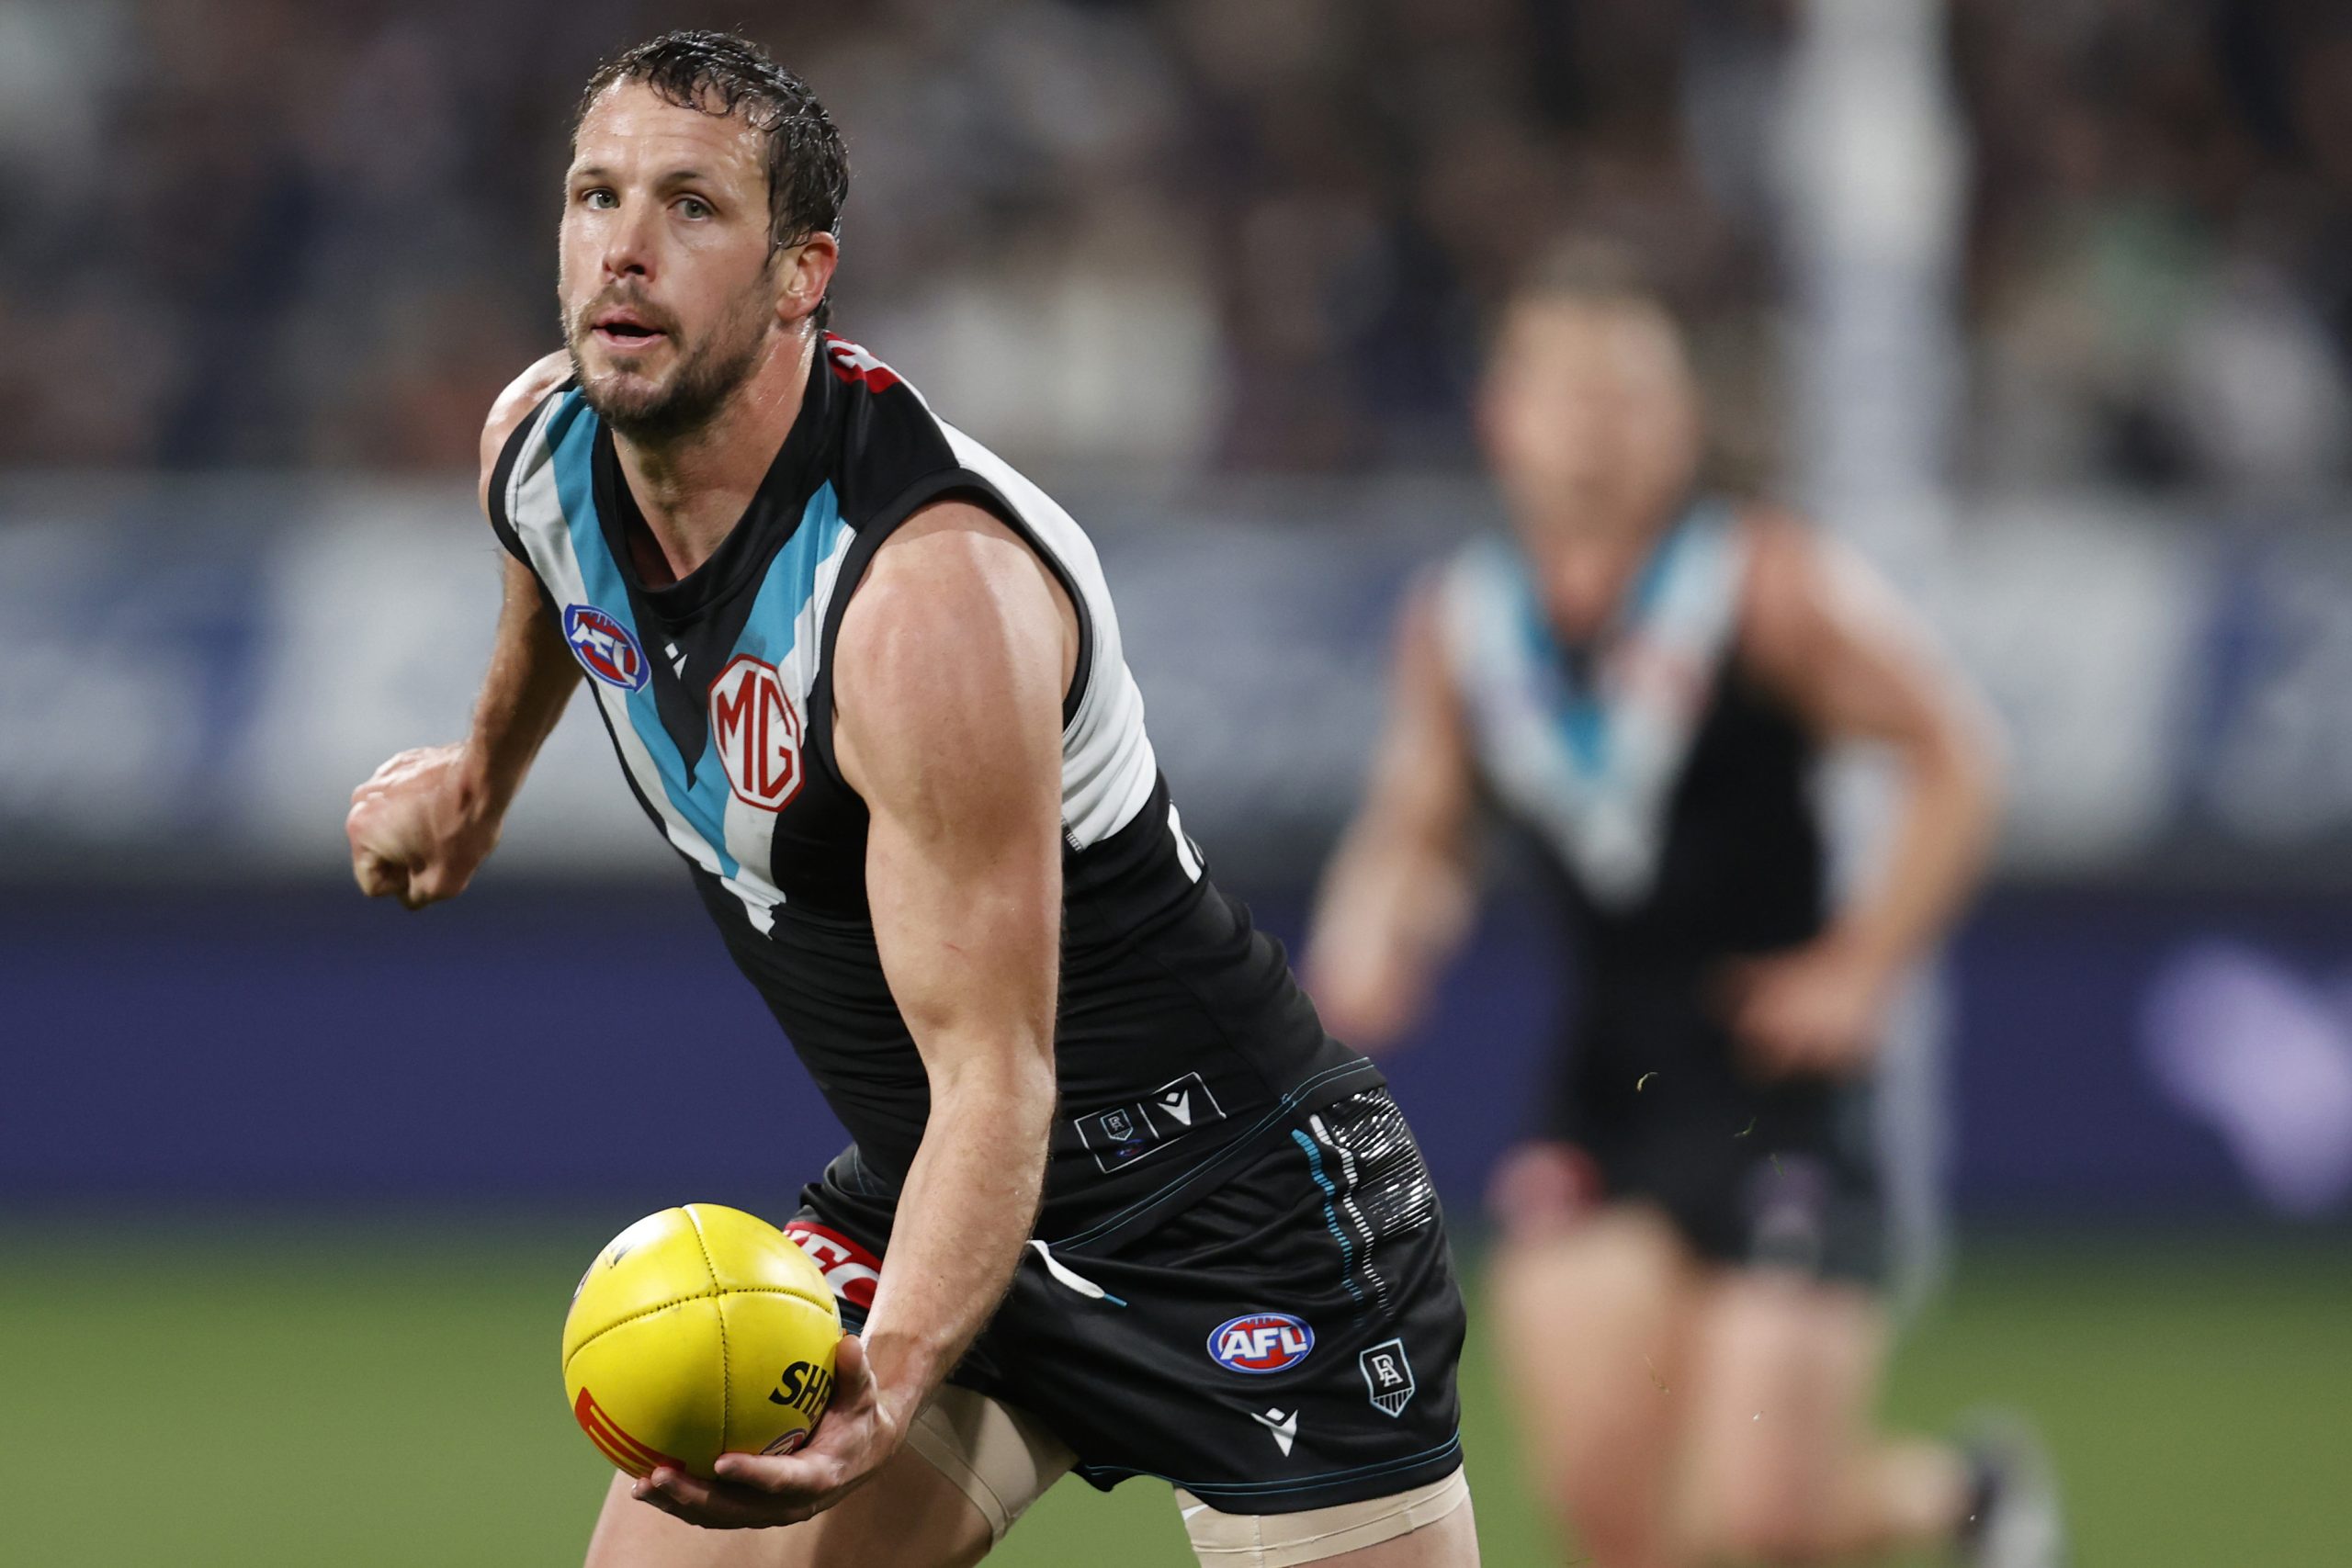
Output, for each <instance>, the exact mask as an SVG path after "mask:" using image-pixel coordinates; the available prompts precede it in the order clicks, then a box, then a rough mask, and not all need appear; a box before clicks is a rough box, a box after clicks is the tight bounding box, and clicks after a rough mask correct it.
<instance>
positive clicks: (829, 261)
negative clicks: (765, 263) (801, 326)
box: [775, 232, 842, 326]
mask: <svg viewBox="0 0 2352 1568" xmlns="http://www.w3.org/2000/svg"><path fill="white" fill-rule="evenodd" d="M841 256H842V247H841V242H839V241H838V240H835V239H834V238H833V237H832V236H831V234H827V233H823V232H819V233H815V234H811V235H809V237H808V238H807V239H805V240H803V241H801V242H800V243H798V244H797V245H789V246H786V248H785V250H784V253H783V254H782V255H781V256H780V257H779V258H778V260H777V263H776V295H775V313H776V317H777V319H778V320H779V321H783V322H785V323H786V325H787V326H788V325H790V324H791V323H793V322H795V321H799V320H800V319H801V318H802V317H804V316H806V315H808V314H809V312H810V311H812V310H816V308H817V307H818V306H819V305H820V304H822V303H823V302H824V299H825V290H826V288H829V287H830V286H831V283H832V281H833V268H834V267H835V266H836V265H839V264H840V262H841Z"/></svg>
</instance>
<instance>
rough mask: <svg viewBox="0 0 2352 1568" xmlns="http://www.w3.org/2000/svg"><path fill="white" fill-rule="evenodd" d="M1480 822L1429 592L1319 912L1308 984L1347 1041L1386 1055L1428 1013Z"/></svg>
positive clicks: (1408, 626) (1402, 645) (1411, 612)
mask: <svg viewBox="0 0 2352 1568" xmlns="http://www.w3.org/2000/svg"><path fill="white" fill-rule="evenodd" d="M1470 816H1471V774H1470V760H1469V751H1468V747H1467V743H1466V741H1465V739H1464V734H1463V728H1462V716H1461V713H1460V710H1459V706H1458V699H1457V698H1456V695H1455V693H1454V690H1453V682H1452V681H1451V680H1450V679H1449V678H1448V677H1447V674H1446V671H1445V664H1444V650H1443V649H1442V647H1441V646H1440V644H1439V639H1438V624H1437V603H1436V594H1435V592H1434V590H1433V589H1432V588H1431V587H1430V586H1429V585H1426V584H1424V585H1422V586H1420V587H1419V588H1417V589H1416V590H1415V591H1414V592H1413V594H1412V595H1411V597H1410V598H1408V600H1407V601H1406V604H1405V607H1404V610H1403V612H1402V613H1401V615H1399V617H1398V622H1397V651H1396V657H1395V667H1394V671H1393V673H1392V676H1391V691H1390V700H1389V710H1388V726H1387V728H1386V730H1385V733H1384V734H1383V735H1382V737H1381V739H1380V746H1379V750H1378V752H1377V753H1376V755H1375V758H1374V765H1373V773H1372V782H1371V786H1370V789H1369V791H1368V792H1367V794H1366V796H1365V799H1364V803H1363V807H1362V808H1361V809H1360V810H1359V811H1358V812H1357V814H1356V818H1355V820H1354V821H1353V822H1352V823H1351V824H1350V826H1349V828H1348V830H1347V833H1346V835H1345V836H1344V837H1343V838H1342V839H1341V840H1340V848H1339V852H1337V854H1335V855H1334V856H1333V858H1332V861H1331V865H1330V868H1329V871H1328V872H1326V874H1324V878H1323V888H1322V893H1321V895H1320V897H1318V898H1317V903H1316V911H1315V928H1314V935H1313V937H1312V939H1311V942H1310V945H1309V947H1308V950H1307V964H1306V969H1307V983H1308V987H1309V988H1310V989H1311V990H1312V991H1313V993H1314V996H1315V999H1316V1003H1317V1006H1318V1007H1320V1008H1321V1009H1322V1011H1323V1015H1324V1018H1325V1020H1326V1021H1327V1022H1328V1023H1329V1026H1330V1028H1331V1031H1332V1032H1334V1033H1335V1034H1338V1035H1339V1036H1340V1038H1342V1039H1344V1040H1347V1041H1349V1042H1351V1043H1353V1044H1356V1045H1358V1046H1360V1047H1364V1048H1367V1049H1368V1048H1372V1047H1376V1046H1378V1045H1381V1044H1383V1043H1386V1042H1388V1041H1390V1040H1393V1039H1394V1038H1395V1037H1396V1036H1397V1035H1398V1034H1399V1033H1401V1032H1404V1031H1405V1030H1406V1029H1408V1028H1409V1027H1410V1026H1411V1024H1412V1022H1413V1020H1414V1019H1415V1018H1416V1017H1417V1016H1418V1015H1419V1012H1420V1010H1421V1009H1422V1007H1423V1006H1424V1005H1426V1003H1427V1000H1428V996H1429V989H1430V984H1431V983H1432V981H1433V980H1434V979H1435V976H1436V973H1437V970H1438V967H1439V965H1441V964H1443V963H1444V961H1445V959H1446V958H1447V957H1448V956H1449V955H1450V954H1451V953H1453V949H1454V948H1455V946H1457V945H1458V944H1459V943H1460V942H1461V941H1462V938H1463V934H1464V931H1466V929H1467V928H1468V925H1469V919H1470V911H1471V907H1472V902H1473V899H1474V897H1475V894H1476V888H1475V886H1474V885H1473V878H1472V875H1471V869H1470V853H1469V836H1468V829H1469V822H1470Z"/></svg>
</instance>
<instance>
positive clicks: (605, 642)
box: [563, 604, 650, 692]
mask: <svg viewBox="0 0 2352 1568" xmlns="http://www.w3.org/2000/svg"><path fill="white" fill-rule="evenodd" d="M563 640H564V641H565V642H566V643H567V644H569V645H570V647H571V657H573V658H574V659H577V660H580V667H581V668H582V670H585V671H588V673H590V674H591V675H594V677H596V679H597V680H599V681H602V682H604V683H605V685H607V686H618V687H619V688H620V689H621V690H622V691H624V692H641V691H643V690H644V689H645V682H646V678H647V676H648V675H649V674H650V671H649V670H648V669H647V668H646V663H645V650H644V649H641V648H639V647H638V646H637V638H635V637H631V636H629V631H628V627H627V626H623V625H621V624H620V622H619V621H617V620H616V619H615V618H614V617H613V616H611V615H606V614H605V612H604V611H602V610H599V609H598V608H596V606H595V605H594V604H567V605H565V606H564V611H563Z"/></svg>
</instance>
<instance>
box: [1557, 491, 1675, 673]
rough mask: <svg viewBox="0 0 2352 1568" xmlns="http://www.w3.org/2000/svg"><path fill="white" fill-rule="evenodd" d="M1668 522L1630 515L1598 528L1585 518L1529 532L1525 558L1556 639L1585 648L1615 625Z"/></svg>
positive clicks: (1597, 524)
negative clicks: (1532, 569) (1528, 559)
mask: <svg viewBox="0 0 2352 1568" xmlns="http://www.w3.org/2000/svg"><path fill="white" fill-rule="evenodd" d="M1671 521H1672V519H1671V517H1670V516H1668V517H1664V518H1653V517H1650V516H1647V515H1634V516H1628V517H1624V518H1612V519H1610V520H1608V521H1606V522H1600V521H1598V520H1596V519H1593V518H1591V517H1589V516H1585V517H1577V518H1575V519H1573V520H1569V519H1563V520H1561V521H1560V523H1559V524H1558V525H1555V526H1554V527H1550V528H1544V529H1539V530H1534V531H1532V537H1531V538H1530V540H1529V547H1530V548H1529V555H1530V557H1531V558H1532V562H1533V564H1534V567H1535V570H1536V576H1537V579H1538V581H1540V582H1541V583H1542V585H1543V598H1544V604H1545V607H1546V608H1547V609H1548V610H1549V611H1550V613H1551V616H1552V620H1553V624H1554V625H1555V627H1556V628H1557V629H1558V630H1559V632H1560V633H1561V635H1562V636H1564V637H1566V638H1567V639H1568V640H1570V641H1571V642H1588V641H1590V640H1591V639H1593V638H1595V637H1600V636H1601V635H1602V634H1603V633H1604V632H1605V631H1606V630H1607V629H1608V627H1609V626H1611V623H1613V622H1615V621H1616V620H1617V619H1619V617H1620V616H1621V615H1623V610H1624V602H1625V598H1626V595H1627V593H1628V592H1630V591H1631V589H1632V587H1633V583H1634V578H1635V577H1637V576H1638V575H1640V572H1641V570H1642V567H1643V565H1644V564H1645V562H1646V561H1647V560H1648V559H1649V558H1650V555H1651V552H1652V551H1653V550H1655V549H1656V548H1657V540H1658V536H1660V535H1661V534H1663V533H1664V532H1665V530H1666V526H1667V525H1668V523H1670V522H1671Z"/></svg>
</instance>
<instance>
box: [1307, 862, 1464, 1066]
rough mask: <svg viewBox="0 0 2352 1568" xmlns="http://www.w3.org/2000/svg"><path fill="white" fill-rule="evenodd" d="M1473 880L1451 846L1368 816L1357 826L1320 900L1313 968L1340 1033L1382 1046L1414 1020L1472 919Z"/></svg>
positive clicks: (1311, 958)
mask: <svg viewBox="0 0 2352 1568" xmlns="http://www.w3.org/2000/svg"><path fill="white" fill-rule="evenodd" d="M1471 902H1472V897H1471V885H1470V878H1469V874H1468V873H1467V871H1466V870H1465V868H1464V866H1463V864H1462V860H1461V856H1460V854H1459V853H1458V852H1455V851H1454V850H1453V849H1452V848H1451V847H1450V846H1447V845H1442V844H1438V843H1434V842H1430V841H1427V840H1420V839H1416V838H1413V837H1411V836H1409V835H1406V834H1401V833H1398V832H1396V831H1393V830H1392V829H1389V828H1388V827H1386V826H1385V825H1384V824H1382V823H1379V822H1373V821H1367V822H1365V823H1363V824H1360V825H1359V826H1358V827H1357V828H1356V829H1353V830H1352V831H1351V832H1350V834H1349V835H1348V840H1347V841H1346V843H1345V844H1343V845H1342V847H1341V849H1340V853H1339V855H1338V857H1337V858H1336V859H1335V861H1334V863H1333V864H1332V867H1331V871H1330V874H1329V875H1328V876H1327V877H1326V878H1325V881H1324V885H1323V892H1322V896H1321V897H1319V898H1318V899H1317V908H1316V919H1315V937H1314V943H1313V946H1312V948H1311V949H1310V951H1309V953H1308V954H1307V967H1308V971H1309V975H1310V977H1311V980H1312V983H1313V986H1314V988H1315V993H1316V999H1317V1002H1318V1003H1319V1004H1321V1005H1322V1006H1323V1007H1324V1008H1325V1009H1326V1010H1327V1011H1329V1013H1330V1014H1331V1015H1332V1021H1333V1022H1334V1025H1335V1026H1336V1028H1337V1032H1339V1033H1340V1034H1341V1035H1343V1036H1345V1037H1348V1038H1350V1039H1352V1040H1354V1041H1355V1042H1356V1043H1358V1044H1362V1045H1372V1044H1377V1043H1380V1041H1381V1040H1382V1039H1383V1038H1384V1037H1385V1036H1386V1035H1389V1034H1393V1033H1395V1032H1397V1031H1399V1030H1402V1029H1404V1028H1407V1027H1409V1025H1410V1023H1411V1021H1412V1019H1411V1016H1410V1015H1412V1014H1414V1013H1417V1012H1418V1011H1419V1009H1420V1007H1421V1005H1422V1002H1423V1000H1424V999H1425V998H1426V997H1427V995H1428V992H1429V988H1430V985H1431V984H1432V982H1433V981H1434V979H1435V977H1436V975H1437V972H1438V970H1439V969H1440V968H1441V967H1442V966H1443V964H1444V963H1445V961H1446V959H1447V958H1449V957H1450V956H1452V954H1453V950H1454V949H1455V948H1456V947H1458V946H1459V945H1461V942H1462V939H1463V936H1464V933H1465V932H1466V931H1467V930H1468V927H1469V918H1470V908H1471Z"/></svg>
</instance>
